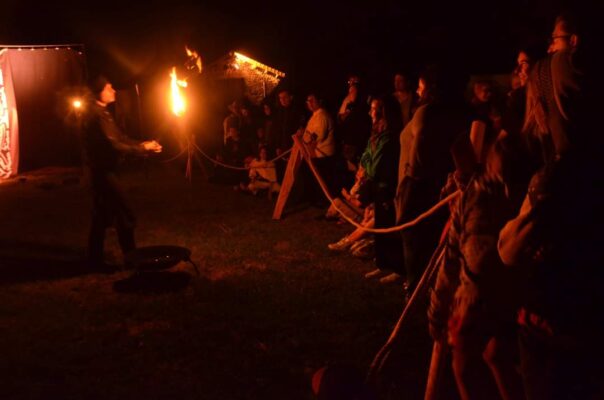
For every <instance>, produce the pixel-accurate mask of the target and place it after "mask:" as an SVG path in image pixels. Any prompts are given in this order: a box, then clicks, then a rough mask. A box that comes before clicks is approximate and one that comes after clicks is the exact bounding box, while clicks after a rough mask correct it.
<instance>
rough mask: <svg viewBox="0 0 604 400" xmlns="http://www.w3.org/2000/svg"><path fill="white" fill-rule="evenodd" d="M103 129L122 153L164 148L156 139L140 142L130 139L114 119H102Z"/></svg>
mask: <svg viewBox="0 0 604 400" xmlns="http://www.w3.org/2000/svg"><path fill="white" fill-rule="evenodd" d="M101 129H102V130H103V133H104V134H105V137H106V138H107V139H108V140H109V142H110V143H111V146H112V147H113V148H114V149H116V150H117V151H119V152H120V153H128V154H139V155H143V154H145V153H147V152H155V153H159V152H161V150H162V147H161V145H160V144H159V143H158V142H156V141H155V140H149V141H144V142H139V141H136V140H133V139H130V138H129V137H127V136H125V135H124V134H122V133H121V132H120V131H119V129H118V128H117V126H116V125H115V122H113V121H112V120H107V119H102V120H101Z"/></svg>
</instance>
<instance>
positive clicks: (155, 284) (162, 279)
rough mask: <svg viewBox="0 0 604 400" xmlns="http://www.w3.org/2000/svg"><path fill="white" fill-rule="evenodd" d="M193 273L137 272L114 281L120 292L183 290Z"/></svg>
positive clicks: (156, 292)
mask: <svg viewBox="0 0 604 400" xmlns="http://www.w3.org/2000/svg"><path fill="white" fill-rule="evenodd" d="M190 281H191V275H190V274H188V273H186V272H181V271H179V272H167V271H159V272H153V271H150V272H135V273H134V274H132V275H131V276H129V277H128V278H126V279H120V280H119V281H116V282H114V283H113V290H115V291H116V292H118V293H134V294H149V295H153V294H162V293H174V292H178V291H180V290H183V289H184V288H186V287H187V286H188V285H189V282H190Z"/></svg>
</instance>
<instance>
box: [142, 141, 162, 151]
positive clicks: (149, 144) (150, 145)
mask: <svg viewBox="0 0 604 400" xmlns="http://www.w3.org/2000/svg"><path fill="white" fill-rule="evenodd" d="M143 147H144V149H145V150H147V151H152V152H154V153H161V150H162V147H161V144H159V143H158V142H157V141H155V140H147V141H145V142H143Z"/></svg>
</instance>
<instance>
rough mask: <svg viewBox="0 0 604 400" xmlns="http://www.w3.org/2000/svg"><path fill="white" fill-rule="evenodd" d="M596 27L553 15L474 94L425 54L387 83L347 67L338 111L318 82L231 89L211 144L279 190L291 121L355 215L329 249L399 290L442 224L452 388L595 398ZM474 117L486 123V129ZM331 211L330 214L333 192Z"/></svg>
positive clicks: (409, 283)
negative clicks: (499, 80)
mask: <svg viewBox="0 0 604 400" xmlns="http://www.w3.org/2000/svg"><path fill="white" fill-rule="evenodd" d="M590 39H591V37H590V36H589V31H588V30H586V29H585V26H584V25H582V24H581V23H579V22H577V20H575V19H573V18H571V17H569V16H560V17H559V18H558V19H557V20H556V22H555V25H554V30H553V33H552V35H551V39H550V43H549V48H547V47H546V46H545V44H544V45H543V49H542V51H541V52H540V51H539V46H538V44H537V45H532V46H527V47H525V48H523V49H521V50H520V51H519V52H518V58H517V68H516V69H515V70H514V71H513V73H512V74H510V75H511V76H510V80H509V87H508V88H507V90H505V91H502V90H501V85H497V84H496V83H495V82H494V81H492V80H488V79H479V80H475V81H473V82H472V83H471V85H469V87H470V90H469V91H467V90H466V88H468V83H467V81H466V80H464V79H463V75H461V74H457V73H455V72H454V71H453V70H452V69H449V68H447V67H445V66H442V65H441V66H435V65H432V66H428V67H426V68H425V69H424V70H423V71H422V72H421V73H420V74H419V76H418V79H417V80H415V79H414V78H413V76H412V75H410V74H408V73H405V72H397V73H395V74H394V76H393V89H392V91H391V92H390V93H385V94H383V93H382V94H368V93H366V91H365V90H364V89H365V85H364V82H363V81H362V80H361V78H360V77H359V76H358V75H351V76H349V77H348V90H347V92H346V94H345V97H344V99H343V101H342V103H341V106H340V107H339V109H338V110H337V114H335V117H333V116H332V114H331V113H330V112H329V111H328V109H327V108H326V107H325V103H324V99H323V98H322V97H321V95H320V94H319V92H316V91H313V92H310V91H309V92H308V94H307V96H306V99H305V100H306V106H307V109H306V110H303V109H302V108H301V107H298V105H297V104H296V103H295V102H294V95H293V94H292V93H291V92H290V90H288V89H283V88H282V89H280V90H279V91H278V93H277V104H269V103H266V104H263V108H262V112H260V113H258V114H257V116H255V114H254V113H253V112H252V110H251V109H250V107H249V105H246V104H244V103H241V102H238V101H235V102H233V103H232V104H231V105H230V107H229V109H230V115H229V116H228V117H227V118H226V119H225V120H224V149H223V151H222V153H221V155H220V159H221V160H223V161H224V162H226V163H229V164H233V165H237V166H246V165H247V166H249V167H250V168H251V169H250V172H249V174H248V173H247V171H244V172H241V171H235V172H234V173H233V174H231V175H228V176H226V175H225V176H224V177H222V178H223V179H226V180H229V182H231V183H233V184H234V185H236V186H237V187H240V188H242V189H244V190H250V191H252V192H253V193H256V192H257V191H258V190H263V189H265V190H268V191H269V193H276V192H278V190H279V182H280V181H281V179H282V178H283V171H284V168H285V165H286V164H285V163H286V161H285V160H284V159H278V160H276V161H274V162H270V161H269V160H270V159H272V158H274V157H277V156H280V155H283V154H284V153H285V152H286V151H287V150H288V149H290V148H291V147H292V144H293V141H292V136H293V135H298V136H299V137H300V138H301V139H302V140H303V142H304V143H305V145H306V146H307V148H308V151H309V153H310V157H311V160H312V161H313V164H314V165H315V167H316V169H317V170H318V171H319V173H320V175H321V177H322V178H323V180H324V181H325V182H326V184H327V186H328V189H329V192H330V195H331V196H333V197H336V201H335V205H336V206H337V208H338V209H340V210H341V211H343V212H344V214H346V215H347V217H348V218H350V219H353V220H355V221H357V222H359V223H360V224H361V225H362V227H361V228H357V229H356V230H355V231H353V232H352V233H350V234H349V235H346V236H345V237H344V238H342V239H341V240H339V241H338V242H336V243H332V244H329V245H328V247H329V249H331V250H334V251H344V250H351V249H352V251H353V253H355V251H356V255H359V256H362V257H365V258H370V259H371V258H372V259H373V260H374V263H375V270H373V271H370V272H368V273H367V274H366V277H367V278H368V279H372V278H380V281H381V282H382V283H395V282H396V283H398V284H400V285H401V286H402V287H403V288H404V291H405V292H406V293H409V292H410V291H412V290H413V289H414V288H415V287H416V285H417V283H418V281H419V279H420V277H421V275H422V273H423V271H424V270H425V268H426V265H427V264H428V262H429V260H430V259H431V256H432V255H433V252H434V250H435V249H436V248H437V245H438V242H439V240H440V238H441V237H443V238H444V239H443V240H444V241H445V242H446V245H445V257H444V261H443V263H442V265H440V266H439V271H438V277H437V281H436V284H435V287H434V289H433V291H432V294H431V302H430V306H429V310H428V317H429V321H430V324H429V325H430V333H431V335H432V337H433V338H434V339H435V340H438V341H441V342H443V343H447V344H448V345H449V347H450V348H451V351H452V359H453V371H454V375H455V380H456V383H457V387H458V390H459V394H460V396H461V398H463V399H494V398H504V399H520V398H530V399H554V398H556V399H558V398H560V399H567V398H581V399H584V398H585V399H586V398H603V397H604V392H603V391H602V387H601V382H600V380H601V377H602V376H603V375H602V372H603V370H602V363H601V362H600V361H599V360H600V359H599V357H600V356H602V355H603V354H604V352H603V350H602V347H603V346H602V345H601V339H600V338H599V336H598V335H600V334H601V333H602V329H603V328H604V321H603V318H602V316H603V315H604V314H603V313H602V311H601V310H602V308H601V306H602V305H603V304H604V302H603V301H602V296H601V295H600V293H601V292H602V290H601V289H599V285H600V282H601V280H600V279H599V278H601V277H602V272H601V271H602V270H603V268H602V266H603V264H602V257H601V255H600V254H599V253H598V250H599V247H600V246H601V243H602V240H601V239H602V232H601V231H602V229H601V228H602V226H603V225H602V224H601V222H602V221H601V220H600V217H598V215H600V214H602V213H599V212H598V210H597V206H598V205H600V204H602V203H601V200H602V193H601V191H602V180H601V178H602V176H601V175H602V172H604V168H602V165H601V162H602V159H603V157H602V153H601V151H602V147H601V141H602V137H603V135H602V133H601V132H598V129H600V124H599V123H598V122H599V121H598V112H597V105H598V104H599V103H598V102H597V100H596V99H597V95H598V94H599V90H600V86H599V85H598V84H597V82H598V78H599V76H598V75H601V72H600V71H597V70H595V66H594V65H595V62H594V61H593V58H590V57H589V55H590V53H589V50H590V47H589V46H590V45H591V43H590V42H589V40H590ZM546 48H547V51H546ZM594 70H595V71H594ZM468 92H470V93H469V96H468ZM473 121H481V122H482V123H483V126H484V134H483V135H482V136H481V140H480V141H479V142H476V141H474V142H473V141H472V138H471V137H470V127H471V125H472V122H473ZM300 176H301V178H300V181H302V182H303V183H304V185H305V186H304V194H305V195H306V196H307V198H306V200H308V202H309V203H311V204H312V205H316V206H319V207H325V208H328V207H329V206H330V204H329V203H328V202H326V200H325V196H324V195H323V193H322V191H321V189H320V188H319V186H318V185H317V182H316V180H315V178H314V177H313V176H312V174H311V173H310V172H309V171H308V170H304V169H303V170H301V171H300ZM456 191H460V192H461V195H460V196H459V197H457V198H456V200H455V201H454V202H453V203H452V204H450V207H449V208H448V209H446V208H443V209H441V210H440V212H438V213H436V214H435V215H432V216H431V217H430V218H428V219H426V220H425V221H423V222H422V223H420V224H417V225H416V226H413V227H412V228H410V229H406V230H403V231H402V232H396V233H389V234H375V235H372V234H370V233H367V232H366V231H365V230H364V229H363V228H371V227H375V228H387V227H392V226H395V225H399V224H402V223H405V222H408V221H411V220H413V219H415V218H416V217H418V216H419V215H420V214H421V213H422V212H424V211H426V210H427V209H428V208H430V207H431V206H432V205H434V204H435V203H437V202H438V201H439V200H440V199H442V198H443V197H444V196H445V195H448V194H451V193H453V192H456ZM336 194H338V195H339V196H336ZM325 218H327V219H336V220H337V219H339V218H340V217H339V213H338V212H336V211H335V210H334V207H333V206H332V207H329V209H328V210H327V212H326V214H325ZM447 220H449V221H450V223H449V224H446V223H447ZM445 226H446V227H447V228H446V229H445ZM444 229H445V230H444ZM443 230H444V231H443ZM359 248H361V249H364V251H361V252H359V251H358V249H359ZM600 396H601V397H600Z"/></svg>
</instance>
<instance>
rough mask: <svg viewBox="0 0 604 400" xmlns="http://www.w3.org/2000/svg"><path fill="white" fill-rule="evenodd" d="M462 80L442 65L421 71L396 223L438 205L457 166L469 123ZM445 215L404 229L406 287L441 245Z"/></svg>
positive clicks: (405, 142) (405, 141)
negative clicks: (455, 148) (459, 142)
mask: <svg viewBox="0 0 604 400" xmlns="http://www.w3.org/2000/svg"><path fill="white" fill-rule="evenodd" d="M462 87H463V85H462V82H461V80H460V79H459V78H458V77H456V76H454V74H452V73H451V71H445V70H441V69H439V68H437V67H431V68H428V69H426V70H425V71H424V72H423V73H422V74H421V76H420V79H419V85H418V90H417V94H418V96H419V98H420V106H419V107H418V109H417V111H416V112H415V114H414V115H413V118H412V119H411V121H410V122H409V123H408V124H407V126H405V129H403V131H402V133H401V144H402V146H401V149H400V152H401V155H400V159H399V171H398V173H399V175H398V181H399V183H398V188H397V196H396V205H397V223H405V222H408V221H411V220H413V219H415V218H416V217H417V216H418V215H419V214H421V213H422V212H424V211H426V210H427V209H428V208H430V207H431V206H432V205H434V204H435V203H436V202H437V201H438V199H439V196H440V192H441V188H442V187H443V186H444V184H445V182H446V180H447V174H448V173H449V172H450V171H452V170H453V160H452V158H451V154H450V150H451V146H452V144H453V143H454V141H455V140H456V139H457V138H458V137H459V136H460V135H461V134H463V133H464V132H465V133H467V131H468V130H469V127H470V123H469V118H468V113H467V110H466V108H465V105H464V102H463V98H462ZM445 217H446V216H445V215H442V213H441V214H437V215H436V216H432V217H431V218H430V219H428V220H426V221H423V222H422V223H420V224H418V225H416V226H414V227H412V228H410V229H407V230H404V231H402V237H403V254H404V264H405V268H406V275H407V287H408V288H409V289H413V288H414V287H415V285H416V284H417V281H418V279H419V277H420V276H421V274H422V272H423V270H424V269H425V267H426V264H427V263H428V260H429V259H430V256H431V255H432V252H433V251H434V249H435V248H436V245H437V243H438V238H439V236H440V233H441V230H442V228H443V226H444V221H445Z"/></svg>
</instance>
